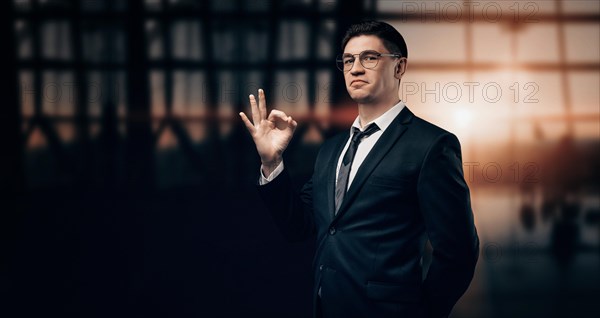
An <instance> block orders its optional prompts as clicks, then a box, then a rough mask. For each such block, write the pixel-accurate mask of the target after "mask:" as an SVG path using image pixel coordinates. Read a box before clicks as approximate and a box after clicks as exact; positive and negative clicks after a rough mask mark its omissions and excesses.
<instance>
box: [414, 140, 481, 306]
mask: <svg viewBox="0 0 600 318" xmlns="http://www.w3.org/2000/svg"><path fill="white" fill-rule="evenodd" d="M417 190H418V199H419V205H420V207H421V211H422V215H423V219H424V222H425V227H426V231H427V234H428V236H429V241H430V242H431V246H432V247H433V255H432V262H431V265H430V267H429V271H428V273H427V276H426V278H425V281H424V283H423V302H424V306H425V309H426V311H427V312H428V317H436V318H437V317H446V316H447V315H449V313H450V311H451V310H452V307H453V306H454V305H455V303H456V302H457V301H458V299H459V298H460V297H461V296H462V295H463V293H464V292H465V291H466V290H467V288H468V287H469V284H470V282H471V279H472V278H473V273H474V270H475V265H476V263H477V259H478V256H479V238H478V236H477V231H476V229H475V224H474V221H473V212H472V210H471V201H470V197H469V188H468V186H467V184H466V182H465V180H464V175H463V170H462V159H461V152H460V143H459V141H458V139H457V138H456V136H454V135H452V134H449V133H448V134H444V135H441V136H440V137H438V138H437V139H436V141H435V142H433V143H432V145H431V146H430V149H429V151H428V152H427V155H426V157H425V160H424V161H423V166H422V167H421V173H420V176H419V180H418V184H417Z"/></svg>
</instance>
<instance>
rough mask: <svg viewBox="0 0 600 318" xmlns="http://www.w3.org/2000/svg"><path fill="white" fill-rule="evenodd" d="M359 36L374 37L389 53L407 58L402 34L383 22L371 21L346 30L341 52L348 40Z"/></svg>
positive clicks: (354, 25)
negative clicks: (378, 39) (381, 42)
mask: <svg viewBox="0 0 600 318" xmlns="http://www.w3.org/2000/svg"><path fill="white" fill-rule="evenodd" d="M360 35H374V36H376V37H378V38H380V39H381V40H382V41H383V46H385V48H386V49H388V50H389V51H390V53H400V54H402V56H403V57H406V58H408V49H407V47H406V42H405V41H404V38H403V37H402V34H400V32H398V30H396V29H395V28H394V27H393V26H391V25H389V24H387V23H385V22H381V21H372V20H369V21H363V22H360V23H356V24H353V25H351V26H350V27H349V28H348V31H346V35H344V39H343V40H342V52H343V51H344V49H345V48H346V44H348V41H350V39H352V38H353V37H357V36H360Z"/></svg>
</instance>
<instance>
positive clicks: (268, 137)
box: [240, 89, 298, 176]
mask: <svg viewBox="0 0 600 318" xmlns="http://www.w3.org/2000/svg"><path fill="white" fill-rule="evenodd" d="M249 98H250V109H251V111H252V122H253V123H252V122H250V120H249V119H248V117H247V116H246V114H244V113H243V112H241V113H240V117H241V118H242V120H243V121H244V124H245V125H246V128H248V132H249V133H250V135H251V136H252V139H253V140H254V144H255V145H256V150H257V151H258V155H259V156H260V160H261V162H262V165H263V173H264V174H265V175H266V176H268V175H270V174H271V172H272V171H273V170H275V168H277V166H278V165H279V164H280V163H281V161H282V157H281V156H282V154H283V151H284V150H285V148H287V146H288V144H289V143H290V140H291V139H292V136H293V135H294V131H295V130H296V126H298V123H297V122H296V121H295V120H293V119H292V117H291V116H288V115H286V114H285V113H284V112H282V111H280V110H276V109H273V110H272V111H271V113H270V114H269V117H267V103H266V101H265V92H264V91H263V90H262V89H259V90H258V101H259V102H258V103H257V102H256V98H255V97H254V95H250V96H249Z"/></svg>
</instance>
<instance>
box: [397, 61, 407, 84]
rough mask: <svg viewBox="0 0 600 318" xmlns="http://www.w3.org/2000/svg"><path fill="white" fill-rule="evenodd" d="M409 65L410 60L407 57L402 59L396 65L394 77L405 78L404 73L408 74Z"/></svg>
mask: <svg viewBox="0 0 600 318" xmlns="http://www.w3.org/2000/svg"><path fill="white" fill-rule="evenodd" d="M407 64H408V60H407V59H406V58H405V57H401V58H400V61H399V62H398V64H396V71H395V72H394V76H395V77H396V78H397V79H401V78H402V76H404V72H406V66H407Z"/></svg>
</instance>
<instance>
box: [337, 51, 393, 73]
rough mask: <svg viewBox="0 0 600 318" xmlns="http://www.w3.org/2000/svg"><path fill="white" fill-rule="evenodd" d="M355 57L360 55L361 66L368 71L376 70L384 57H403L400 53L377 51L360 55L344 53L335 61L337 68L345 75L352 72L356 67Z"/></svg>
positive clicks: (364, 52) (363, 52)
mask: <svg viewBox="0 0 600 318" xmlns="http://www.w3.org/2000/svg"><path fill="white" fill-rule="evenodd" d="M355 55H358V60H359V61H360V64H361V65H362V66H363V67H364V68H366V69H372V68H375V66H377V63H379V60H380V59H381V57H382V56H393V57H395V58H400V57H402V54H399V53H379V52H377V51H362V52H360V53H358V54H350V53H344V54H340V55H338V56H337V57H336V59H335V64H336V66H337V68H338V69H339V70H340V71H342V72H344V73H346V72H348V71H349V70H351V69H352V66H354V60H355V58H354V56H355Z"/></svg>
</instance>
